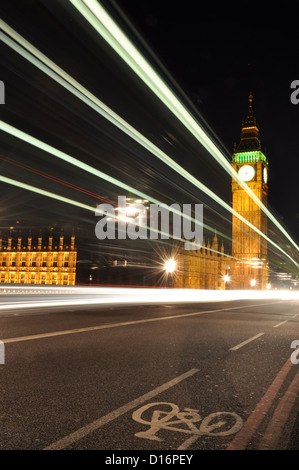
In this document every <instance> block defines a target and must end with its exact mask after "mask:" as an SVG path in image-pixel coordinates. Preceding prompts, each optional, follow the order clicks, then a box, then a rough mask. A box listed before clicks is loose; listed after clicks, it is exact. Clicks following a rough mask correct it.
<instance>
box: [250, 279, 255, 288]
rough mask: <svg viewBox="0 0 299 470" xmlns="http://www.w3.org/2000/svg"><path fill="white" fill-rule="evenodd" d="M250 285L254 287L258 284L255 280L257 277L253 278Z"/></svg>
mask: <svg viewBox="0 0 299 470" xmlns="http://www.w3.org/2000/svg"><path fill="white" fill-rule="evenodd" d="M250 285H251V287H254V286H255V285H256V280H255V279H251V281H250Z"/></svg>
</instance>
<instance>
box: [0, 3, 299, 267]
mask: <svg viewBox="0 0 299 470" xmlns="http://www.w3.org/2000/svg"><path fill="white" fill-rule="evenodd" d="M70 1H72V0H70ZM0 29H2V30H3V31H5V32H6V33H7V34H9V35H10V36H11V37H13V38H14V39H15V41H17V42H18V43H20V44H21V45H22V46H23V47H20V46H19V44H17V43H15V42H14V41H12V40H11V39H10V38H9V37H7V36H6V34H3V33H1V32H0V39H1V40H2V41H3V42H5V43H6V44H7V45H8V46H9V47H11V48H13V49H14V50H15V51H16V52H18V53H19V54H20V55H22V56H23V57H24V58H26V59H27V60H28V61H30V62H31V63H32V64H34V65H35V66H36V67H38V68H39V69H40V70H42V71H43V72H44V73H46V74H47V75H49V76H50V77H51V78H53V79H54V80H55V81H57V82H58V83H59V84H60V85H62V86H63V87H64V88H66V89H67V90H68V91H70V92H71V93H73V94H74V95H75V96H77V97H78V98H79V99H81V100H82V101H84V102H85V103H86V104H87V105H88V106H90V107H92V108H93V109H94V110H96V111H97V112H98V113H99V114H101V115H102V116H103V117H105V118H106V119H107V120H109V121H110V122H112V123H113V124H114V125H115V126H117V127H118V128H120V129H121V130H122V131H123V132H125V133H126V134H127V135H129V136H130V137H131V138H133V139H134V140H135V141H137V142H138V143H139V144H140V145H142V146H143V147H144V148H146V149H147V150H149V151H150V152H151V153H152V154H153V155H155V156H156V157H158V158H159V159H160V160H161V161H163V162H164V163H165V164H167V165H168V166H169V167H170V168H172V169H173V170H175V171H176V172H178V173H179V174H180V175H182V176H183V177H185V178H186V179H187V180H188V181H189V182H191V183H192V184H194V185H195V186H196V187H198V188H199V189H200V190H202V191H203V192H204V193H205V194H207V195H208V196H209V197H211V198H212V199H213V200H214V201H216V202H217V203H218V204H220V205H221V206H222V207H224V208H225V209H226V210H228V211H229V212H231V213H232V214H233V215H235V216H236V217H237V218H239V219H240V220H241V221H242V222H244V223H245V224H246V225H248V226H249V227H250V228H252V230H254V231H255V232H257V233H258V234H259V235H260V236H262V237H263V238H265V239H266V240H267V241H268V242H269V243H270V244H272V245H273V246H275V248H277V249H278V250H279V251H281V252H282V253H283V254H284V255H285V256H286V257H288V258H289V259H290V260H291V261H292V262H293V263H294V264H295V265H296V267H297V266H298V263H297V262H296V261H295V260H294V259H293V258H292V257H291V256H290V255H289V254H288V253H286V252H285V251H284V250H283V249H282V248H281V247H280V246H278V245H277V244H276V243H274V242H273V241H272V240H271V239H270V238H268V237H267V236H266V235H265V234H264V233H263V232H261V231H260V230H259V229H257V228H256V227H255V226H254V225H253V224H251V223H250V222H248V220H247V219H245V218H244V217H242V216H241V215H240V214H239V213H238V212H236V211H235V210H233V209H232V208H231V207H230V205H229V204H227V203H225V202H224V201H223V200H222V199H221V198H220V197H219V196H217V195H216V194H215V193H214V192H213V191H211V190H210V189H209V188H208V187H207V186H205V185H204V184H203V183H201V182H200V181H198V180H197V179H196V178H194V177H193V176H192V175H191V174H190V173H188V172H187V171H186V170H185V169H184V168H183V167H181V166H180V165H178V164H177V163H176V162H174V161H173V160H172V159H171V158H170V157H169V156H168V155H167V154H165V153H164V152H162V151H161V150H160V149H159V148H158V147H156V146H155V145H154V144H153V143H152V142H150V141H149V140H148V139H146V138H145V137H144V136H143V135H142V134H140V133H139V132H138V131H137V130H136V129H135V128H134V127H132V126H131V125H130V124H128V123H127V122H126V121H125V120H123V119H122V118H121V117H120V116H118V115H117V114H116V113H114V111H112V110H111V109H110V108H108V107H107V106H106V105H105V104H104V103H102V102H101V101H100V100H99V99H98V98H97V97H96V96H94V95H93V94H92V93H90V92H89V91H88V90H87V89H86V88H84V87H83V86H82V85H80V84H79V83H78V82H77V81H76V80H75V79H73V78H72V77H71V76H70V75H69V74H67V73H66V72H64V71H63V70H62V69H61V68H60V67H58V66H57V65H56V64H55V63H54V62H53V61H51V60H50V59H48V57H46V56H45V55H44V54H42V53H41V52H40V51H39V50H38V49H36V48H35V47H34V46H32V44H30V43H29V42H28V41H26V40H25V39H24V38H23V37H22V36H20V35H19V34H18V33H17V32H16V31H14V30H13V29H12V28H11V27H10V26H9V25H7V24H6V23H5V22H4V21H3V20H0ZM27 51H29V52H30V53H28V52H27ZM169 91H170V90H169ZM4 127H5V128H4ZM0 128H2V129H3V130H6V132H10V133H12V134H13V135H16V134H15V132H16V131H17V134H19V136H20V135H22V136H23V137H24V136H26V134H25V133H23V132H22V131H19V130H17V129H15V128H13V127H12V126H9V125H8V124H6V123H4V122H3V121H0ZM13 129H14V131H13V132H12V130H13ZM202 132H203V131H202ZM204 135H205V134H204ZM16 136H17V135H16ZM27 136H28V135H27ZM23 137H19V138H23ZM29 137H30V140H31V142H30V143H31V144H32V145H36V143H37V142H38V140H37V139H35V138H34V137H31V136H29ZM205 137H206V138H208V137H207V136H206V135H205ZM23 140H26V139H23ZM27 141H28V140H27ZM33 142H35V143H33ZM213 145H214V144H213ZM43 146H44V149H45V148H46V147H48V148H51V147H50V146H48V144H44V143H43ZM217 150H218V149H217ZM46 151H49V150H46ZM54 154H55V155H56V156H58V157H59V158H63V157H62V156H63V155H66V154H64V153H63V152H61V151H59V150H58V151H56V152H55V153H54ZM221 155H222V154H221ZM223 158H224V157H223ZM63 159H64V158H63ZM67 161H68V162H69V163H71V164H73V165H76V166H79V167H81V168H82V169H84V170H85V171H89V172H91V173H92V174H95V172H96V174H97V176H99V177H101V178H103V175H105V174H104V173H102V172H100V171H99V170H97V169H95V168H92V167H90V166H89V165H87V164H85V163H83V162H80V161H79V160H77V159H75V158H74V157H70V156H68V159H67ZM227 164H228V165H229V168H230V172H231V171H232V167H231V165H230V164H229V163H228V162H227ZM91 168H92V171H90V169H91ZM107 177H108V181H110V182H111V183H112V184H117V183H116V181H117V180H115V178H112V177H109V176H108V175H105V178H107ZM237 179H239V177H238V175H237ZM112 180H114V182H112ZM118 183H119V182H118ZM121 184H122V186H121V187H123V188H125V187H126V188H127V189H128V191H131V192H134V193H135V194H137V195H139V196H141V197H142V198H146V199H149V200H151V201H152V202H154V203H156V204H160V205H163V203H160V202H159V201H156V200H154V199H153V198H152V197H150V196H148V195H146V194H144V193H142V192H139V191H137V190H136V189H134V188H131V187H130V186H128V185H125V184H124V183H121ZM240 184H242V185H243V184H244V183H243V182H241V180H240ZM245 186H247V185H245ZM248 190H249V188H248V186H247V192H248ZM254 197H256V196H255V195H254ZM259 204H260V201H259ZM173 212H175V211H173ZM191 220H193V219H191ZM277 223H278V222H276V225H277ZM206 227H207V226H206ZM207 228H209V229H210V230H211V227H207ZM221 235H222V236H223V237H225V238H227V237H226V235H224V234H221ZM290 241H292V243H293V244H295V242H293V240H292V239H291V240H290ZM295 247H296V249H297V250H299V248H298V247H297V245H296V244H295Z"/></svg>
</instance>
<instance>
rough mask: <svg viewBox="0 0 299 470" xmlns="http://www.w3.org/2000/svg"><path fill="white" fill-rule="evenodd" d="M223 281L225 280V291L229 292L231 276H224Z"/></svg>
mask: <svg viewBox="0 0 299 470" xmlns="http://www.w3.org/2000/svg"><path fill="white" fill-rule="evenodd" d="M223 280H224V282H225V290H227V285H228V283H229V282H230V276H229V275H228V274H225V275H224V276H223Z"/></svg>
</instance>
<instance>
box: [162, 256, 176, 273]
mask: <svg viewBox="0 0 299 470" xmlns="http://www.w3.org/2000/svg"><path fill="white" fill-rule="evenodd" d="M164 267H165V270H166V271H167V272H168V273H173V272H174V271H175V268H176V262H175V261H174V259H169V260H167V261H166V262H165V265H164Z"/></svg>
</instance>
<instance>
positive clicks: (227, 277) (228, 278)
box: [223, 274, 230, 282]
mask: <svg viewBox="0 0 299 470" xmlns="http://www.w3.org/2000/svg"><path fill="white" fill-rule="evenodd" d="M223 280H224V282H229V281H230V277H229V275H228V274H225V276H223Z"/></svg>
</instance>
